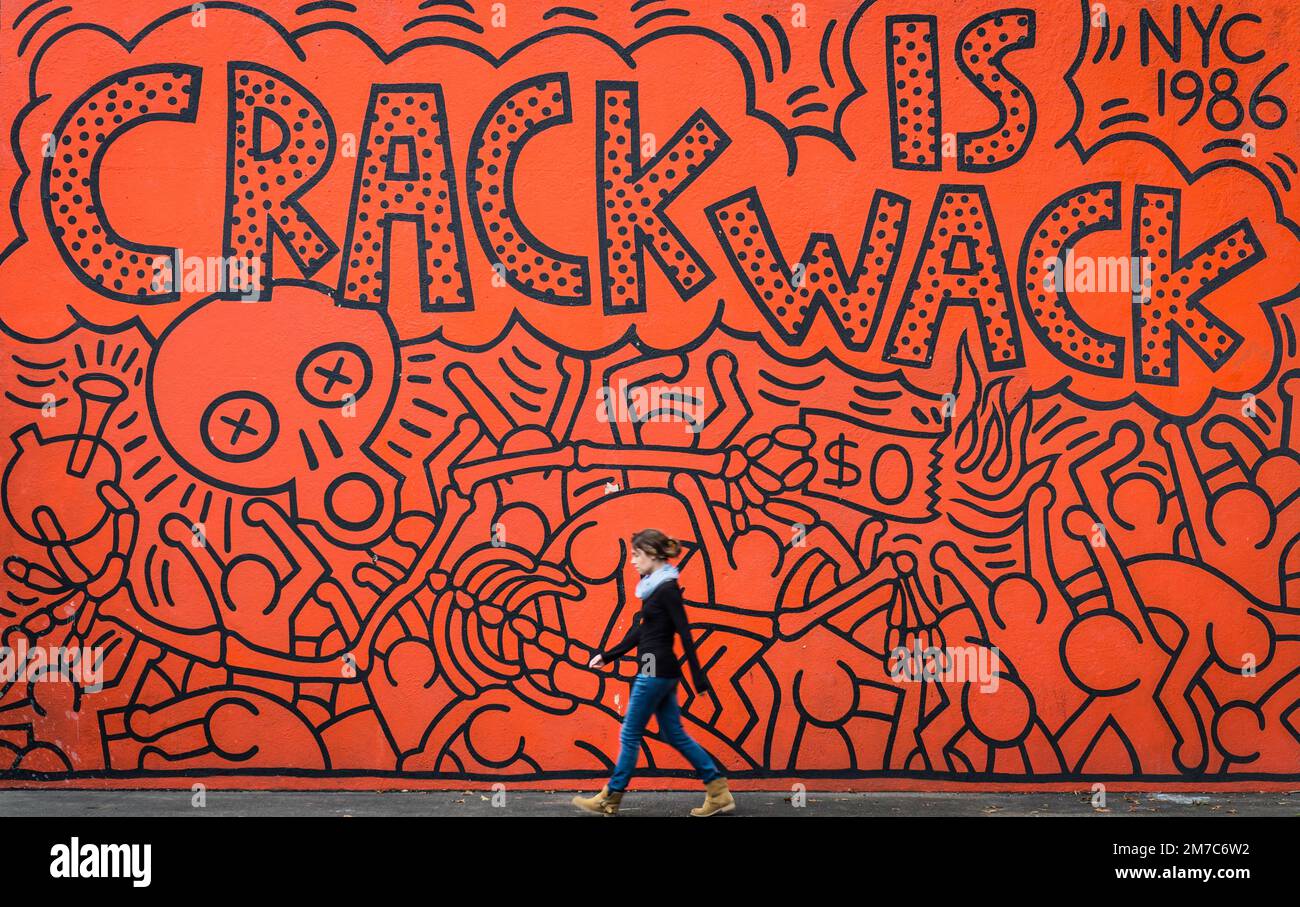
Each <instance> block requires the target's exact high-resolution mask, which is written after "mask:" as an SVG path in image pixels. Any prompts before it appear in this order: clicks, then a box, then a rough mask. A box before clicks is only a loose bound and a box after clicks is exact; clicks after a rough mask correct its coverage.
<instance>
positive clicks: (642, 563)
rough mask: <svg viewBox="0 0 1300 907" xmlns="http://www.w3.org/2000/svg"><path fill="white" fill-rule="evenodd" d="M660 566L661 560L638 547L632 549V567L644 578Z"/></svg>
mask: <svg viewBox="0 0 1300 907" xmlns="http://www.w3.org/2000/svg"><path fill="white" fill-rule="evenodd" d="M658 565H659V560H658V559H657V558H655V557H653V556H651V555H650V554H648V553H647V552H645V551H642V550H641V549H640V548H637V547H636V546H633V547H632V566H633V567H635V568H636V572H637V573H639V574H641V575H642V576H646V575H648V574H649V573H651V572H652V571H653V570H654V569H655V567H657V566H658Z"/></svg>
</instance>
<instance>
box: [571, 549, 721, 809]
mask: <svg viewBox="0 0 1300 907" xmlns="http://www.w3.org/2000/svg"><path fill="white" fill-rule="evenodd" d="M681 550H682V546H681V545H680V544H679V543H678V542H677V540H676V539H671V538H669V537H668V536H666V535H664V534H663V533H662V532H660V531H659V530H658V529H643V530H642V531H640V532H638V533H636V534H635V535H633V536H632V566H634V567H635V568H636V571H637V573H639V574H640V575H641V581H640V582H639V583H637V586H636V597H637V598H639V599H641V610H640V611H639V612H638V613H637V614H636V616H635V617H634V618H633V619H632V628H631V629H630V630H629V631H628V634H627V636H626V637H625V638H624V639H623V641H622V642H620V643H619V644H618V645H616V646H614V647H613V648H612V649H608V650H606V651H604V652H599V653H597V654H596V655H595V656H593V657H592V659H591V662H590V666H591V667H593V668H599V667H601V666H602V665H606V664H611V663H613V662H614V661H615V660H616V659H618V658H619V657H620V656H622V655H623V654H624V653H626V652H627V651H629V650H630V649H631V648H632V646H636V647H637V660H638V662H639V663H640V670H638V671H637V675H636V679H635V680H633V681H632V696H631V698H630V699H629V701H628V705H627V714H626V715H625V716H623V730H622V732H621V733H620V734H619V753H618V764H617V765H616V766H615V767H614V774H613V775H611V776H610V779H609V783H608V784H606V785H605V786H604V787H603V788H601V791H600V793H598V794H596V795H595V796H594V797H574V798H573V804H574V805H575V806H578V807H581V808H582V809H585V810H589V811H591V812H596V813H604V814H605V815H608V816H612V815H614V814H615V813H617V812H618V807H619V804H620V803H621V802H622V800H623V792H624V791H625V790H627V785H628V782H629V781H630V780H631V778H632V772H633V770H634V769H635V768H636V760H637V755H638V754H639V753H640V752H641V736H642V734H643V733H644V732H645V726H646V723H647V722H648V721H649V720H650V716H651V715H654V716H655V718H656V719H657V720H658V722H659V733H660V734H661V735H662V736H663V739H664V740H665V741H666V742H667V743H669V744H670V745H672V746H673V747H675V748H676V749H677V750H678V751H680V752H681V753H682V755H684V756H685V757H686V758H687V759H688V760H689V761H690V763H691V765H692V766H693V767H694V768H695V771H696V774H697V775H698V776H699V779H700V780H701V781H703V782H704V784H705V797H704V805H703V806H700V807H696V808H695V809H692V810H691V815H692V816H711V815H713V814H714V813H725V812H730V811H731V810H733V809H735V808H736V801H735V798H733V797H732V796H731V791H729V790H728V789H727V779H726V778H725V777H723V775H722V772H720V771H719V770H718V767H717V766H716V765H714V763H713V760H712V759H710V758H709V754H708V753H706V752H705V751H704V748H703V747H702V746H700V745H699V744H698V743H696V742H695V741H694V740H692V739H691V737H690V735H688V734H687V733H686V731H685V730H684V729H683V728H682V718H681V708H680V707H679V706H678V704H677V685H678V682H679V681H680V680H681V679H682V672H681V666H680V664H679V662H678V660H677V656H676V655H675V654H674V652H673V636H674V635H680V636H681V638H682V648H684V649H685V650H686V657H687V658H688V659H689V660H690V663H691V672H692V674H693V675H694V677H695V691H696V692H697V693H703V692H705V691H707V690H708V689H709V681H708V678H707V677H705V676H704V671H703V670H701V668H700V662H699V659H698V658H697V657H696V654H695V644H694V642H692V640H691V634H690V627H689V626H688V624H687V621H686V609H685V608H684V607H683V606H682V590H681V588H680V587H679V586H678V585H677V576H678V572H677V568H676V567H675V566H673V565H672V564H670V563H668V559H669V558H673V557H676V556H677V555H679V554H681Z"/></svg>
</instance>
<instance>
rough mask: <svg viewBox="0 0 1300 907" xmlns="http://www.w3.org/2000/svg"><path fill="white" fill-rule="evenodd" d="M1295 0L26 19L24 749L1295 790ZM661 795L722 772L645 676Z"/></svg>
mask: <svg viewBox="0 0 1300 907" xmlns="http://www.w3.org/2000/svg"><path fill="white" fill-rule="evenodd" d="M1298 46H1300V10H1297V8H1296V7H1295V6H1294V5H1293V4H1291V3H1288V2H1285V0H1250V2H1224V3H1213V4H1212V3H1202V2H1192V3H1184V4H1172V3H1166V2H1150V3H1144V2H1136V0H1114V2H1106V3H1091V4H1089V3H1074V2H1067V0H1051V2H1024V3H1020V4H1019V5H1014V6H1013V5H1011V4H1009V3H1006V2H986V0H973V2H961V3H956V2H926V0H908V2H902V0H899V2H892V0H891V2H863V3H852V2H842V0H808V2H799V3H790V2H784V0H782V2H767V0H756V2H743V0H734V2H732V0H706V2H700V3H694V2H692V3H680V4H679V3H676V2H675V0H625V2H620V3H605V2H587V0H572V5H553V4H551V3H549V2H545V3H538V2H532V0H505V2H498V3H490V2H487V0H469V2H465V0H450V2H432V0H425V2H417V0H393V2H366V0H354V2H342V0H317V2H305V3H298V2H281V0H265V2H259V3H251V2H248V3H246V2H225V0H217V2H210V3H195V4H189V3H184V4H178V3H176V2H175V0H131V2H126V0H111V2H95V3H91V2H85V0H59V2H57V3H55V2H50V0H20V2H17V3H6V4H5V5H4V7H3V10H0V52H2V53H3V57H4V61H5V63H4V66H3V67H2V68H0V70H2V71H0V109H2V110H3V123H4V126H5V130H4V135H5V136H6V137H7V140H6V141H4V142H2V143H0V190H2V193H0V194H3V197H5V198H7V199H8V200H9V206H8V213H7V215H0V249H2V251H0V326H2V328H3V344H4V346H3V355H2V356H0V385H3V396H2V398H0V469H2V470H3V477H2V479H0V483H2V484H0V503H2V504H3V517H2V518H0V555H3V557H4V573H3V575H2V576H0V643H3V648H0V657H2V660H0V669H3V674H0V785H3V786H15V785H32V784H47V785H50V786H68V785H71V786H124V787H147V786H164V787H183V786H188V785H189V784H190V783H191V782H193V781H195V780H200V779H212V780H214V781H216V782H218V783H222V784H226V785H231V786H235V785H238V786H253V787H333V786H339V787H381V788H388V787H391V788H400V787H433V788H436V787H484V786H488V785H490V784H492V783H496V782H507V783H510V784H514V785H518V786H538V787H547V786H556V785H557V784H558V783H560V782H577V781H579V780H580V779H590V778H601V777H604V776H607V775H608V773H609V772H610V771H611V769H612V767H613V763H614V759H615V758H616V756H617V742H618V730H619V720H620V716H621V715H622V714H623V712H624V711H625V707H626V703H627V697H628V690H629V684H628V682H629V680H630V679H631V678H632V677H633V676H634V674H635V672H636V670H637V665H636V664H635V659H633V658H631V657H628V658H625V659H622V660H620V661H619V663H618V664H617V665H615V666H612V667H602V668H599V669H593V668H590V667H589V666H588V662H589V661H590V660H591V657H592V655H593V654H594V653H595V652H596V651H599V650H601V649H603V648H607V647H609V646H611V645H612V644H613V643H614V642H616V641H617V640H619V639H621V638H622V637H623V635H624V634H625V633H626V632H627V630H628V628H629V626H630V625H631V620H632V617H633V615H634V614H635V613H636V612H637V610H638V607H639V602H638V601H637V599H636V598H635V596H634V594H633V590H634V587H635V580H636V575H635V573H634V571H633V570H632V568H631V566H630V565H629V563H628V554H629V549H628V545H629V537H630V536H631V534H632V533H633V532H635V531H636V530H639V529H642V528H646V527H657V528H660V529H662V530H663V531H664V532H666V533H668V534H669V535H670V536H673V537H675V538H677V539H679V540H681V541H682V543H683V546H684V549H685V553H684V555H683V557H682V559H681V562H680V568H681V585H682V587H683V589H684V596H685V600H686V608H687V613H688V616H689V618H690V621H691V627H692V636H693V638H694V640H695V643H696V645H697V647H698V651H699V657H700V661H701V662H702V663H703V665H704V667H705V669H706V670H707V673H708V675H709V679H710V682H711V688H710V689H708V690H706V691H704V692H695V691H693V690H691V689H689V688H686V689H683V691H682V693H683V695H684V696H685V699H684V702H683V718H684V721H685V723H686V727H687V729H688V731H689V733H690V734H691V735H692V736H693V737H694V738H695V739H696V740H698V741H699V742H700V743H701V744H702V745H703V746H704V747H705V749H707V750H708V751H709V753H710V754H711V755H712V756H713V757H714V759H715V761H717V762H718V763H719V765H720V766H721V767H722V768H723V770H724V772H725V773H726V774H727V775H728V776H729V777H730V778H732V779H733V781H734V783H735V786H737V787H745V786H749V787H762V786H771V785H774V784H776V785H787V784H790V783H793V782H802V783H806V784H809V785H817V786H820V787H825V788H841V789H869V788H891V789H918V790H940V789H952V788H954V787H971V786H974V787H982V788H990V789H991V788H1002V789H1006V788H1013V789H1087V788H1088V787H1089V786H1090V785H1092V784H1094V783H1097V782H1102V783H1107V784H1115V785H1119V786H1121V787H1124V786H1128V787H1152V786H1163V787H1169V788H1171V789H1177V788H1183V789H1187V788H1204V787H1206V786H1218V787H1223V788H1242V787H1246V788H1271V789H1273V788H1275V789H1281V788H1287V787H1294V786H1295V785H1296V782H1297V781H1300V718H1298V717H1297V716H1298V715H1300V709H1298V708H1297V707H1298V706H1300V553H1297V552H1296V550H1295V545H1294V543H1295V542H1296V540H1297V538H1300V457H1298V456H1297V451H1296V448H1297V440H1298V439H1300V425H1297V423H1296V421H1295V417H1296V411H1295V400H1294V396H1295V393H1296V390H1297V384H1296V381H1295V378H1296V377H1297V375H1300V372H1298V371H1297V370H1296V369H1297V368H1300V353H1297V338H1296V325H1295V317H1296V308H1295V299H1296V296H1297V293H1298V291H1300V228H1298V227H1297V223H1296V221H1295V217H1296V214H1297V209H1298V208H1300V196H1298V194H1297V193H1298V192H1300V190H1298V189H1297V188H1296V187H1297V185H1300V166H1298V162H1300V147H1298V146H1300V140H1298V136H1300V132H1297V129H1296V125H1295V115H1296V104H1297V102H1298V101H1300V98H1298V97H1297V73H1296V67H1295V65H1293V64H1294V63H1295V61H1294V60H1292V59H1289V58H1288V55H1293V54H1294V49H1295V48H1296V47H1298ZM650 730H651V734H650V735H649V736H648V737H647V738H646V742H645V746H644V752H643V754H642V762H641V767H640V769H639V770H638V780H637V782H636V783H637V784H639V785H643V786H660V787H682V786H694V785H695V782H694V781H693V776H692V773H691V771H690V767H689V765H688V764H687V763H686V761H685V759H684V757H682V756H681V755H680V754H679V753H677V752H676V751H675V750H673V749H672V748H671V747H670V746H668V745H667V744H666V743H665V742H664V741H662V740H661V739H659V738H658V736H657V735H656V734H655V733H654V731H655V728H654V726H653V724H652V726H651V729H650Z"/></svg>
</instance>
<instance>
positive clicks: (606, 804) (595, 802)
mask: <svg viewBox="0 0 1300 907" xmlns="http://www.w3.org/2000/svg"><path fill="white" fill-rule="evenodd" d="M622 801H623V791H621V790H620V791H612V792H611V791H610V789H609V785H608V784H606V785H605V786H604V787H602V788H601V789H600V793H598V794H596V796H594V797H574V798H573V805H574V806H577V807H579V808H580V809H585V810H587V811H588V812H593V813H601V814H603V815H606V816H613V815H616V814H617V813H618V805H619V803H621V802H622Z"/></svg>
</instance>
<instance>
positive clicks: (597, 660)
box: [587, 652, 605, 668]
mask: <svg viewBox="0 0 1300 907" xmlns="http://www.w3.org/2000/svg"><path fill="white" fill-rule="evenodd" d="M604 664H605V659H603V658H601V656H600V653H599V652H597V653H596V654H595V655H593V656H591V661H589V662H587V667H589V668H599V667H603V666H604Z"/></svg>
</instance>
